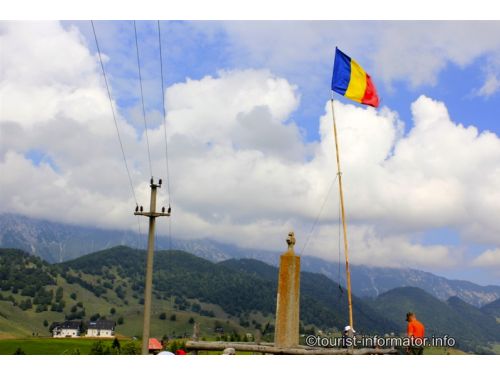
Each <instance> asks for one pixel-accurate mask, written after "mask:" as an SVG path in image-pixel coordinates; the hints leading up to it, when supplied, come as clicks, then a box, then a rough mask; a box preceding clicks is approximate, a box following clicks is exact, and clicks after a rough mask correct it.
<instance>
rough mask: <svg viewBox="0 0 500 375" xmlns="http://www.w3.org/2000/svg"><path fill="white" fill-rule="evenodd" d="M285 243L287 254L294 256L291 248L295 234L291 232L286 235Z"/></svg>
mask: <svg viewBox="0 0 500 375" xmlns="http://www.w3.org/2000/svg"><path fill="white" fill-rule="evenodd" d="M286 243H287V244H288V250H287V253H290V254H294V251H293V246H294V245H295V234H294V233H293V232H290V233H288V237H287V239H286Z"/></svg>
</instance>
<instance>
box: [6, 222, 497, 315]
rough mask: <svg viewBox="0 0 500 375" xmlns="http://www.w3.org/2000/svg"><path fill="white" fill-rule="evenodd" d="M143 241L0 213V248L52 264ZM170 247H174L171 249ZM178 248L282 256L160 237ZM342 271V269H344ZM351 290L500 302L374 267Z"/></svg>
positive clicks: (324, 269) (308, 265) (323, 267)
mask: <svg viewBox="0 0 500 375" xmlns="http://www.w3.org/2000/svg"><path fill="white" fill-rule="evenodd" d="M145 243H146V240H145V236H143V238H139V235H138V234H137V233H134V232H132V231H123V230H109V229H98V228H91V227H83V226H77V225H70V224H61V223H55V222H51V221H47V220H42V219H33V218H28V217H25V216H21V215H14V214H5V213H4V214H0V246H1V247H11V248H19V249H23V250H25V251H28V252H29V253H31V254H33V255H37V256H39V257H41V258H43V259H44V260H46V261H48V262H50V263H56V262H63V261H67V260H71V259H75V258H78V257H80V256H82V255H85V254H89V253H93V252H95V251H98V250H100V249H104V248H110V247H112V246H117V245H124V246H130V247H141V246H140V245H141V244H145ZM170 245H171V246H170ZM170 247H171V248H172V249H178V250H183V251H186V252H189V253H191V254H194V255H196V256H199V257H202V258H204V259H207V260H209V261H213V262H220V261H224V260H228V259H242V258H253V259H256V260H261V261H263V262H265V263H268V264H270V265H277V264H278V262H279V253H278V252H276V251H265V250H257V249H247V248H242V247H238V246H235V245H230V244H224V243H221V242H218V241H214V240H211V239H199V240H181V239H175V238H172V239H171V241H170V239H169V238H168V237H162V236H158V237H157V248H159V249H168V248H170ZM301 264H302V269H303V270H304V271H309V272H313V273H321V274H323V275H325V276H327V277H328V278H330V279H331V280H333V281H335V282H337V283H340V284H342V285H345V280H344V273H343V272H342V273H341V274H340V275H339V271H338V270H339V265H338V263H336V262H329V261H325V260H324V259H320V258H317V257H313V256H303V257H302V260H301ZM341 269H343V267H341ZM351 278H352V288H353V289H352V290H353V292H354V293H355V294H356V295H358V296H359V297H371V298H375V297H377V296H379V295H380V294H383V293H384V292H386V291H389V290H391V289H394V288H397V287H405V286H413V287H418V288H421V289H423V290H425V291H427V292H428V293H430V294H431V295H433V296H435V297H437V298H438V299H440V300H442V301H446V300H447V299H449V298H450V297H453V296H457V297H459V298H460V299H462V300H463V301H465V302H467V303H469V304H472V305H474V306H476V307H480V306H483V305H486V304H488V303H491V302H493V301H495V300H497V299H498V298H500V286H498V285H489V286H482V285H478V284H474V283H472V282H469V281H464V280H450V279H447V278H445V277H441V276H438V275H434V274H432V273H430V272H425V271H421V270H416V269H411V268H389V267H370V266H364V265H356V264H353V265H351Z"/></svg>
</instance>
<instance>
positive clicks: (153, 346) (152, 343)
mask: <svg viewBox="0 0 500 375" xmlns="http://www.w3.org/2000/svg"><path fill="white" fill-rule="evenodd" d="M148 349H149V350H162V349H163V347H162V345H161V342H159V341H158V340H157V339H155V338H152V339H149V346H148Z"/></svg>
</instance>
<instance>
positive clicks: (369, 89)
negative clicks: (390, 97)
mask: <svg viewBox="0 0 500 375" xmlns="http://www.w3.org/2000/svg"><path fill="white" fill-rule="evenodd" d="M361 103H362V104H367V105H371V106H372V107H375V108H376V107H378V105H379V99H378V95H377V90H376V89H375V85H374V84H373V82H372V79H371V77H370V76H369V75H368V74H367V75H366V90H365V95H364V96H363V99H361Z"/></svg>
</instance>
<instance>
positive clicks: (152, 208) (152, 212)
mask: <svg viewBox="0 0 500 375" xmlns="http://www.w3.org/2000/svg"><path fill="white" fill-rule="evenodd" d="M150 186H151V201H150V205H149V212H142V211H143V210H142V206H141V209H140V210H139V207H136V209H135V212H134V215H142V216H148V217H149V233H148V251H147V261H146V283H145V287H144V323H143V328H142V354H149V349H148V346H149V334H150V321H151V298H152V296H151V295H152V290H153V254H154V247H155V220H156V218H157V217H159V216H170V210H169V212H167V213H165V208H162V212H156V189H157V188H159V187H161V179H160V180H159V183H158V185H157V184H155V183H154V181H153V178H151V184H150Z"/></svg>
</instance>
